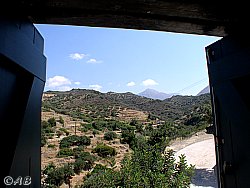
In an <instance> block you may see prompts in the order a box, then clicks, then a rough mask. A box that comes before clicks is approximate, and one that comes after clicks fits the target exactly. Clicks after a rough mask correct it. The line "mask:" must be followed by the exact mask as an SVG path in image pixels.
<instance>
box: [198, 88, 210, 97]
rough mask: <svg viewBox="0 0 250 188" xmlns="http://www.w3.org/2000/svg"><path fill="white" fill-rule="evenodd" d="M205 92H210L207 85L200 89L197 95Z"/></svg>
mask: <svg viewBox="0 0 250 188" xmlns="http://www.w3.org/2000/svg"><path fill="white" fill-rule="evenodd" d="M206 93H210V88H209V86H207V87H205V88H204V89H202V90H201V91H200V92H199V93H198V94H197V96H199V95H202V94H206Z"/></svg>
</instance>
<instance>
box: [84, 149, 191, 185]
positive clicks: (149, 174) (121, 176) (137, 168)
mask: <svg viewBox="0 0 250 188" xmlns="http://www.w3.org/2000/svg"><path fill="white" fill-rule="evenodd" d="M193 173H194V166H192V165H190V166H188V165H187V162H186V160H185V156H184V155H182V156H180V161H176V160H175V157H174V152H173V150H169V151H168V152H166V153H163V154H162V153H161V152H159V150H157V149H156V148H155V147H152V146H149V147H147V148H141V149H136V150H134V152H133V154H132V156H131V157H128V156H127V157H125V159H124V160H123V162H122V167H121V169H120V170H119V171H116V170H113V169H110V168H106V167H102V166H98V167H97V168H96V169H95V168H94V170H93V171H92V173H91V174H89V175H88V176H87V177H86V179H85V181H84V184H83V185H82V186H81V188H106V187H107V188H108V187H130V188H137V187H148V188H170V187H176V188H189V187H190V182H191V177H192V176H193Z"/></svg>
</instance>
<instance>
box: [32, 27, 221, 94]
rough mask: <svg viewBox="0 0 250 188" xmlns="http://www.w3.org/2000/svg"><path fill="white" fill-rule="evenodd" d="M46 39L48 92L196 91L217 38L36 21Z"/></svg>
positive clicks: (203, 79) (204, 79) (205, 78)
mask: <svg viewBox="0 0 250 188" xmlns="http://www.w3.org/2000/svg"><path fill="white" fill-rule="evenodd" d="M36 27H37V29H38V30H39V32H40V33H41V34H42V36H43V37H44V39H45V56H46V57H47V76H46V78H47V80H46V86H45V91H47V90H61V91H65V90H70V89H72V88H84V89H95V90H99V91H101V92H108V91H113V92H128V91H129V92H133V93H135V94H137V93H139V92H142V91H143V90H145V89H146V88H152V89H156V90H158V91H161V92H165V93H179V94H182V95H196V94H197V93H198V92H199V91H200V90H201V89H203V88H204V87H206V86H207V85H208V75H207V66H206V57H205V47H206V46H207V45H209V44H212V43H213V42H215V41H217V40H219V39H220V38H219V37H212V36H201V35H191V34H179V33H170V32H157V31H141V30H130V29H114V28H96V27H79V26H60V25H40V24H38V25H36Z"/></svg>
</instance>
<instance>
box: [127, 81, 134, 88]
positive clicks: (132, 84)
mask: <svg viewBox="0 0 250 188" xmlns="http://www.w3.org/2000/svg"><path fill="white" fill-rule="evenodd" d="M127 86H128V87H132V86H135V82H129V83H127Z"/></svg>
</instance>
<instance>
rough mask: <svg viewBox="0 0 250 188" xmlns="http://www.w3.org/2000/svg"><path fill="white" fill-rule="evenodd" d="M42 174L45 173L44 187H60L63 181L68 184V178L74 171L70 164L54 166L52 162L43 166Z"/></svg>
mask: <svg viewBox="0 0 250 188" xmlns="http://www.w3.org/2000/svg"><path fill="white" fill-rule="evenodd" d="M43 174H44V175H46V178H45V180H44V181H45V183H46V185H47V186H46V187H48V188H52V187H53V188H54V187H60V186H61V185H62V184H63V183H65V184H67V185H69V187H70V179H71V178H72V176H73V175H74V171H73V168H72V165H71V164H65V165H64V166H62V167H56V166H55V165H54V164H53V163H51V164H49V165H48V166H47V167H45V169H44V171H43Z"/></svg>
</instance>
